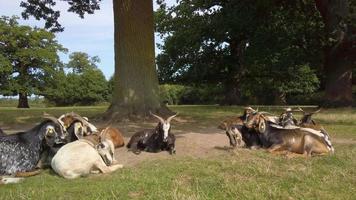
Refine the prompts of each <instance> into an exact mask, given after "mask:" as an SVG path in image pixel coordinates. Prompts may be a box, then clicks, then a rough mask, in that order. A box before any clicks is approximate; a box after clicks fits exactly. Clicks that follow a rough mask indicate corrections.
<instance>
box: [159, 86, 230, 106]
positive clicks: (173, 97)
mask: <svg viewBox="0 0 356 200" xmlns="http://www.w3.org/2000/svg"><path fill="white" fill-rule="evenodd" d="M159 89H160V98H161V102H166V103H168V104H169V105H177V104H215V103H217V102H221V101H222V99H223V91H222V88H221V87H218V86H215V85H198V86H184V85H171V84H163V85H160V86H159Z"/></svg>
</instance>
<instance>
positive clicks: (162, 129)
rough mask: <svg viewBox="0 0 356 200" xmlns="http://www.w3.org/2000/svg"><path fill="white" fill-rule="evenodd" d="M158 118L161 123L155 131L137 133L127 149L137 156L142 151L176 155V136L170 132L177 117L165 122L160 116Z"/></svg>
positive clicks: (171, 117)
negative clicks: (164, 152)
mask: <svg viewBox="0 0 356 200" xmlns="http://www.w3.org/2000/svg"><path fill="white" fill-rule="evenodd" d="M151 115H152V116H154V117H156V118H157V119H158V120H159V122H158V124H157V126H156V128H155V129H146V130H142V131H139V132H136V133H135V134H134V135H133V136H132V137H131V138H130V141H129V143H128V144H127V146H126V147H127V148H128V149H129V150H130V151H132V152H134V153H135V154H140V153H141V151H147V152H160V151H169V153H170V154H175V153H176V149H175V140H176V138H175V136H174V135H173V134H172V133H171V132H170V130H171V124H170V122H171V120H172V119H173V118H174V117H175V116H176V115H177V114H175V115H173V116H170V117H168V118H167V119H166V120H164V119H163V118H162V117H160V116H158V115H154V114H152V113H151Z"/></svg>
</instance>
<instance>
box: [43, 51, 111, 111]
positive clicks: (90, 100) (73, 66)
mask: <svg viewBox="0 0 356 200" xmlns="http://www.w3.org/2000/svg"><path fill="white" fill-rule="evenodd" d="M98 60H99V59H98V58H97V57H92V58H91V57H90V56H88V55H87V54H86V53H82V52H74V53H72V54H71V55H70V60H69V62H68V64H67V65H66V67H67V68H69V70H70V72H69V73H67V74H66V73H65V71H64V70H63V69H61V70H58V71H57V72H56V74H55V78H54V80H55V81H53V82H52V83H51V84H49V85H47V87H46V89H45V92H44V94H43V95H44V96H45V98H46V99H47V100H48V101H49V102H51V103H53V104H55V105H58V106H65V105H92V104H94V103H98V102H103V101H107V100H108V97H109V91H108V83H107V81H106V79H105V76H104V74H103V73H102V72H101V71H100V70H99V69H98V68H97V66H96V63H97V62H98Z"/></svg>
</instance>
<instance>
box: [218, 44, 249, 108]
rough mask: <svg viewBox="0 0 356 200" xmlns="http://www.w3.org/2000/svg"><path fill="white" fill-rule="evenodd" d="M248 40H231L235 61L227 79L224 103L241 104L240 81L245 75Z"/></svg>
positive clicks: (232, 58)
mask: <svg viewBox="0 0 356 200" xmlns="http://www.w3.org/2000/svg"><path fill="white" fill-rule="evenodd" d="M246 43H247V40H238V39H236V38H233V39H231V40H230V44H229V45H230V56H231V60H232V62H233V63H234V64H233V66H231V67H230V69H229V77H227V80H226V81H225V98H224V102H222V104H225V105H226V104H227V105H236V104H241V103H242V102H241V91H240V82H241V78H242V77H243V76H244V62H243V57H244V54H245V49H246Z"/></svg>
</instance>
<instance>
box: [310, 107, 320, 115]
mask: <svg viewBox="0 0 356 200" xmlns="http://www.w3.org/2000/svg"><path fill="white" fill-rule="evenodd" d="M320 111H321V108H319V109H318V110H317V111H314V112H312V113H310V114H315V113H318V112H320Z"/></svg>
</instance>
